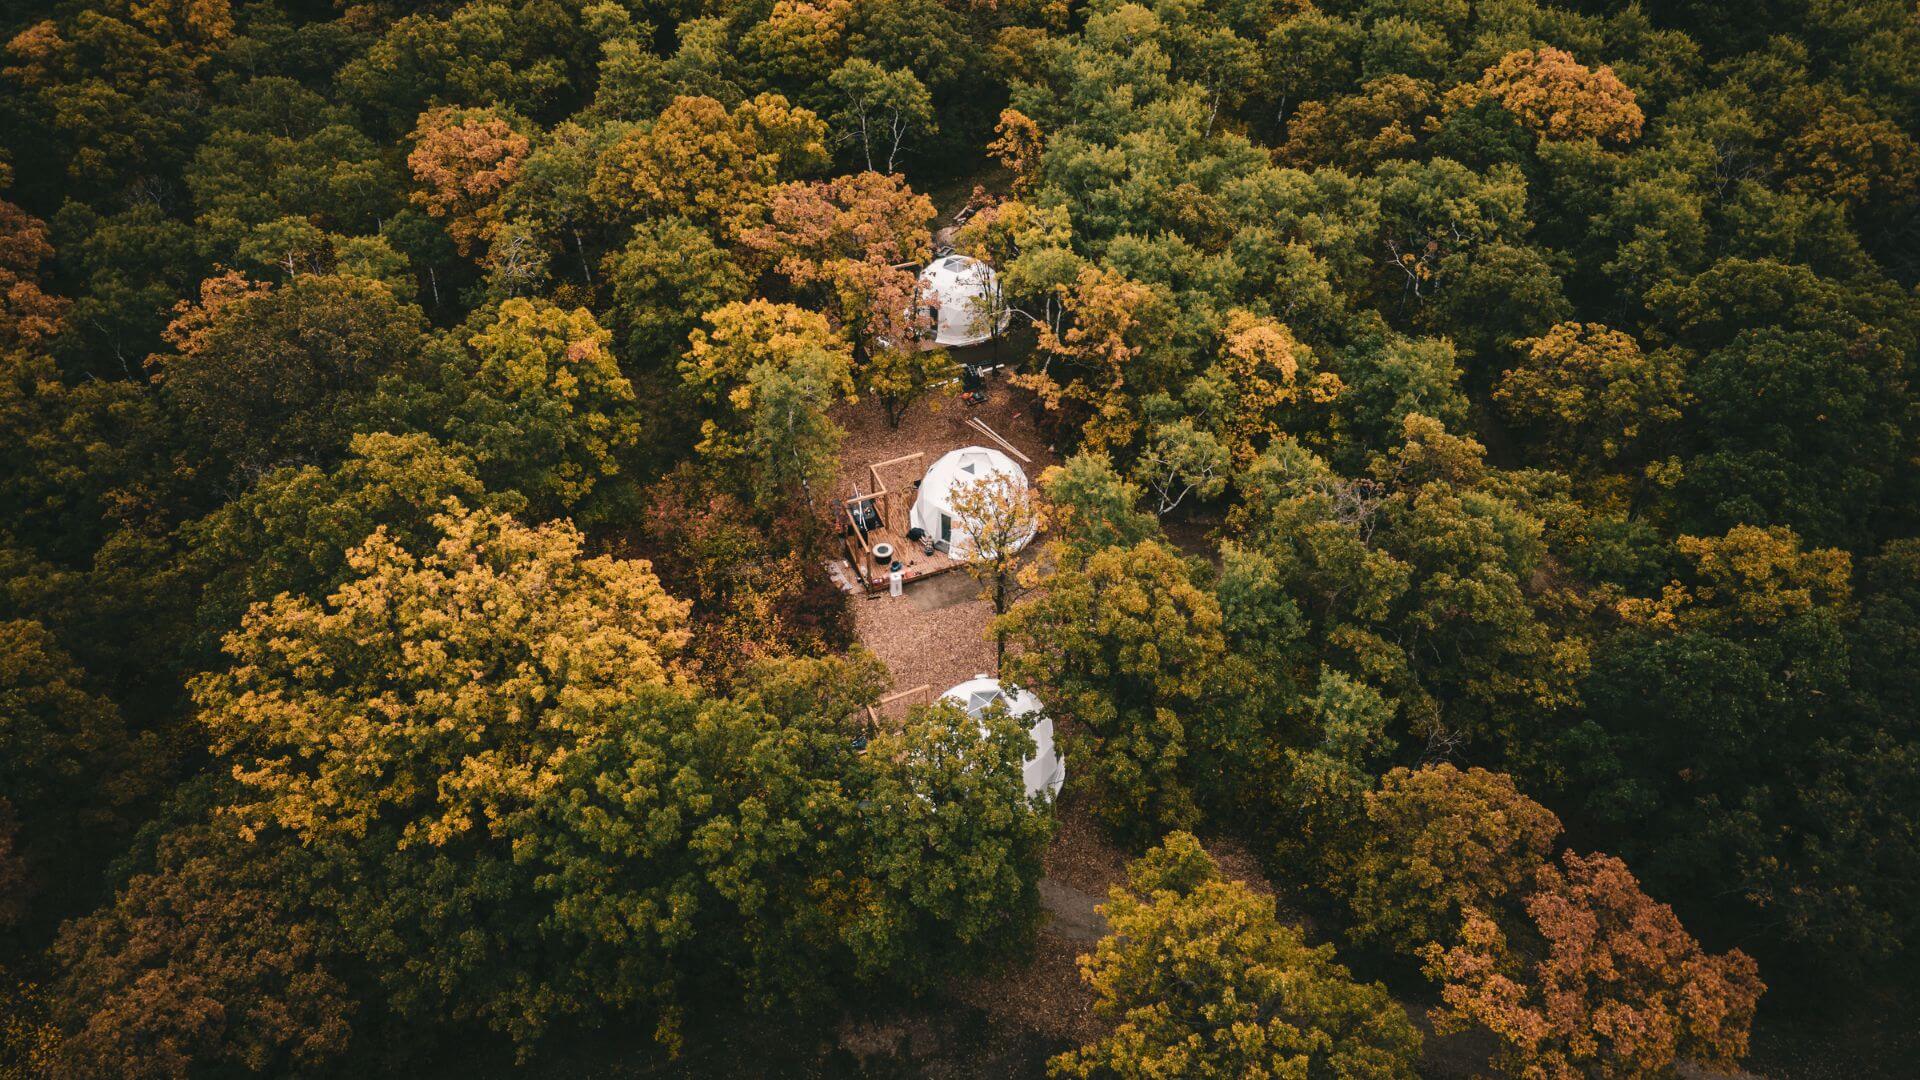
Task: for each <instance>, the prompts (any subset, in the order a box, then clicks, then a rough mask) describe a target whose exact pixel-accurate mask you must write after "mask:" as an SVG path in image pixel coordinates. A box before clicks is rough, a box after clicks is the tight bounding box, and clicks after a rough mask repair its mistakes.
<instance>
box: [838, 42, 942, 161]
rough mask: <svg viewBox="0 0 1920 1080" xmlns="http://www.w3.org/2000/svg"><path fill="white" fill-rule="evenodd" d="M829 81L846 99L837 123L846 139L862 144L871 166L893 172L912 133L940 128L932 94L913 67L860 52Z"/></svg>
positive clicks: (860, 147)
mask: <svg viewBox="0 0 1920 1080" xmlns="http://www.w3.org/2000/svg"><path fill="white" fill-rule="evenodd" d="M827 81H828V84H829V85H830V86H832V87H833V89H834V91H835V92H836V93H837V94H838V95H839V96H840V99H841V105H840V108H839V110H838V111H837V112H835V113H834V115H833V120H834V126H836V127H838V128H840V129H841V135H840V137H841V139H842V140H843V141H845V142H848V143H851V144H853V145H854V146H857V147H859V150H860V160H861V161H863V162H865V163H866V167H867V169H868V170H869V171H880V172H888V173H890V172H893V171H894V170H895V169H896V168H897V167H898V165H899V162H900V157H901V154H902V153H903V152H904V151H905V150H906V148H907V145H908V141H909V140H910V139H911V138H913V137H914V136H915V135H916V134H921V133H924V134H926V135H931V134H933V132H934V131H935V130H936V128H935V125H934V121H933V96H932V95H931V94H929V93H927V88H926V87H925V86H923V85H922V84H921V82H920V80H919V79H917V78H915V77H914V74H913V72H911V71H908V70H906V69H904V68H902V69H899V70H895V71H888V70H887V69H885V68H883V67H881V66H880V65H878V64H876V63H874V62H872V61H871V60H865V59H861V58H859V57H855V58H853V59H851V60H848V61H847V62H846V63H844V64H842V65H840V67H839V69H838V70H836V71H835V72H834V73H833V74H832V75H831V76H830V77H829V78H828V80H827Z"/></svg>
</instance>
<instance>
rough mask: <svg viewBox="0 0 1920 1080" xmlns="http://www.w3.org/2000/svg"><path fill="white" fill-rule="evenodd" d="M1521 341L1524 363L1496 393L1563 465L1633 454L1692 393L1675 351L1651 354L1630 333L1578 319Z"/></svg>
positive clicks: (1605, 462)
mask: <svg viewBox="0 0 1920 1080" xmlns="http://www.w3.org/2000/svg"><path fill="white" fill-rule="evenodd" d="M1515 344H1516V345H1517V346H1518V347H1519V348H1520V349H1521V350H1522V352H1521V358H1520V362H1519V363H1518V364H1517V365H1515V366H1514V367H1513V369H1512V370H1510V371H1508V372H1507V373H1506V375H1504V376H1502V378H1501V380H1500V383H1499V385H1498V386H1496V387H1495V388H1494V391H1493V399H1494V402H1495V404H1497V405H1498V406H1499V407H1500V410H1501V411H1502V412H1504V413H1505V414H1506V415H1507V417H1508V419H1510V420H1512V421H1513V422H1514V423H1516V424H1517V425H1519V426H1520V427H1522V428H1524V429H1526V430H1527V431H1529V432H1531V433H1533V434H1534V436H1535V438H1536V439H1537V440H1538V442H1539V445H1540V447H1541V449H1542V450H1543V451H1544V452H1545V455H1546V457H1547V460H1548V461H1549V462H1550V463H1551V464H1553V465H1554V466H1556V467H1559V468H1563V469H1572V468H1581V469H1583V470H1591V469H1593V468H1595V467H1606V466H1611V465H1613V464H1615V463H1619V462H1623V461H1631V460H1632V459H1633V457H1634V453H1635V451H1637V450H1640V449H1641V448H1643V447H1644V446H1645V445H1646V444H1647V443H1648V441H1649V440H1650V437H1651V436H1652V435H1653V434H1655V433H1656V432H1658V431H1659V429H1660V428H1662V427H1663V426H1665V425H1668V424H1672V423H1673V422H1674V421H1676V420H1678V419H1680V406H1681V405H1683V404H1685V402H1686V393H1685V391H1684V390H1683V389H1682V386H1681V379H1682V375H1681V371H1680V364H1679V361H1678V359H1677V358H1676V357H1675V356H1674V354H1673V353H1672V352H1670V351H1665V350H1663V351H1660V352H1655V353H1651V354H1648V353H1644V352H1642V351H1641V350H1640V344H1639V342H1637V341H1635V340H1634V339H1633V338H1632V337H1630V336H1629V335H1627V334H1623V333H1621V332H1620V331H1618V330H1610V329H1608V328H1607V327H1605V326H1601V325H1600V324H1599V323H1585V324H1582V323H1577V322H1565V323H1560V324H1558V325H1556V326H1554V327H1553V328H1552V329H1549V330H1548V331H1547V332H1546V333H1545V334H1542V335H1541V336H1539V337H1536V338H1527V339H1525V340H1523V341H1519V342H1515Z"/></svg>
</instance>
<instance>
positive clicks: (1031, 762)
mask: <svg viewBox="0 0 1920 1080" xmlns="http://www.w3.org/2000/svg"><path fill="white" fill-rule="evenodd" d="M940 697H941V699H942V700H944V701H952V702H956V703H958V704H959V705H960V706H961V707H962V708H964V709H966V710H967V715H968V716H971V717H973V718H974V719H975V720H978V719H980V717H982V716H983V715H985V714H986V711H987V710H988V709H991V708H993V707H994V706H995V705H996V704H999V705H1005V706H1006V707H1007V715H1009V716H1012V717H1014V718H1015V719H1018V720H1023V721H1025V722H1026V723H1027V734H1028V735H1031V736H1032V737H1033V747H1034V750H1033V756H1032V757H1030V758H1028V759H1027V763H1026V766H1025V768H1024V769H1022V773H1023V775H1024V776H1025V778H1026V782H1027V797H1028V798H1032V797H1033V796H1035V795H1040V794H1043V793H1044V794H1046V795H1049V796H1054V795H1058V794H1060V785H1061V784H1063V783H1065V782H1066V779H1067V764H1066V762H1064V761H1062V760H1061V759H1060V755H1059V753H1058V752H1057V751H1055V750H1054V748H1053V720H1052V718H1051V717H1049V716H1047V715H1046V714H1045V713H1043V712H1042V711H1041V710H1040V699H1039V698H1037V697H1034V696H1033V694H1031V693H1029V692H1028V691H1026V690H1022V689H1020V688H1019V687H1017V686H1002V685H1000V682H999V680H997V679H989V678H987V677H986V676H985V675H977V676H975V677H973V678H971V679H968V680H967V681H966V682H963V683H961V684H960V685H959V686H956V687H954V688H953V689H951V690H949V691H947V692H946V693H944V694H941V695H940Z"/></svg>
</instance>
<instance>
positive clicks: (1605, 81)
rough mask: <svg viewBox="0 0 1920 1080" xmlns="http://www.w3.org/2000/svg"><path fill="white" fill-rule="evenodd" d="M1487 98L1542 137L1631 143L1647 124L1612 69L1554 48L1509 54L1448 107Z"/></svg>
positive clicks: (1457, 91)
mask: <svg viewBox="0 0 1920 1080" xmlns="http://www.w3.org/2000/svg"><path fill="white" fill-rule="evenodd" d="M1488 98H1491V99H1493V100H1494V101H1495V102H1498V103H1499V105H1500V107H1501V108H1503V109H1505V110H1506V111H1507V112H1509V113H1512V114H1513V117H1514V119H1515V120H1518V121H1519V122H1520V126H1521V127H1524V128H1526V129H1527V130H1528V131H1531V132H1533V133H1534V134H1536V135H1538V136H1540V137H1541V138H1542V139H1551V140H1563V139H1597V140H1599V141H1601V142H1611V143H1629V142H1632V141H1633V140H1634V139H1635V138H1637V137H1639V135H1640V127H1641V125H1642V124H1643V123H1645V122H1646V116H1645V114H1643V113H1642V112H1641V111H1640V105H1639V103H1638V102H1636V101H1635V100H1634V96H1633V91H1632V90H1631V89H1629V88H1628V87H1627V85H1626V84H1625V83H1623V82H1621V81H1620V78H1619V76H1617V75H1615V74H1614V73H1613V69H1612V68H1610V67H1605V66H1602V67H1598V68H1589V67H1587V66H1586V65H1584V64H1582V63H1580V62H1579V61H1578V60H1575V59H1574V58H1573V54H1571V53H1568V52H1566V51H1565V50H1562V49H1555V48H1552V47H1546V48H1539V49H1517V50H1515V51H1513V52H1510V53H1508V54H1507V55H1505V56H1503V57H1501V58H1500V59H1499V60H1498V61H1497V62H1495V63H1494V65H1493V66H1492V67H1489V68H1487V70H1486V72H1485V73H1484V74H1482V75H1481V76H1480V81H1479V82H1478V83H1473V84H1469V85H1466V86H1462V87H1458V88H1456V89H1455V90H1453V91H1451V92H1449V93H1448V94H1447V98H1446V106H1447V107H1448V108H1449V109H1455V108H1461V107H1465V106H1471V105H1473V104H1475V103H1477V102H1480V101H1484V100H1486V99H1488Z"/></svg>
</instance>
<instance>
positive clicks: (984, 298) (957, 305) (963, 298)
mask: <svg viewBox="0 0 1920 1080" xmlns="http://www.w3.org/2000/svg"><path fill="white" fill-rule="evenodd" d="M920 302H921V303H922V304H924V305H926V307H927V309H928V313H929V315H931V317H932V318H933V331H934V332H933V340H934V341H935V342H936V343H938V344H941V345H978V344H980V343H982V342H985V341H990V340H992V338H993V335H994V334H995V333H997V332H999V331H1001V330H1005V329H1006V328H1007V321H1008V319H1009V318H1010V317H1011V315H1012V313H1011V312H1009V311H1007V310H1006V309H1005V308H1004V307H1002V306H1001V303H1000V279H999V277H998V276H996V275H995V274H994V272H993V267H991V266H988V265H987V264H986V263H983V262H981V261H980V260H979V259H974V258H969V257H968V256H965V255H946V256H942V257H941V258H938V259H935V260H933V262H931V263H929V264H927V268H926V269H925V270H922V271H920ZM996 321H997V322H998V323H999V325H998V326H995V325H994V323H995V322H996Z"/></svg>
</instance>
